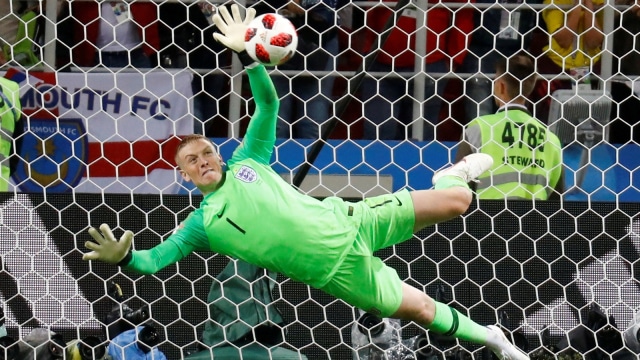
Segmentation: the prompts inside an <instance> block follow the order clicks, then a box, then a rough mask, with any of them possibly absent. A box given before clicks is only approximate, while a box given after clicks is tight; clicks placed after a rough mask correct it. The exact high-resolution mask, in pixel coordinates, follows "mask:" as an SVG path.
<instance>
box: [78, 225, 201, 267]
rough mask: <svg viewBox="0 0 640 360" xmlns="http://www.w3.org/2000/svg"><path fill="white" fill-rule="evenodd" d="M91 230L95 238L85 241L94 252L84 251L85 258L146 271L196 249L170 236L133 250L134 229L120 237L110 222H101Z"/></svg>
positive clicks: (162, 265)
mask: <svg viewBox="0 0 640 360" xmlns="http://www.w3.org/2000/svg"><path fill="white" fill-rule="evenodd" d="M89 234H90V235H91V237H92V238H93V239H94V241H87V242H85V247H86V248H88V249H89V250H91V252H88V253H86V254H84V255H83V256H82V259H83V260H99V261H103V262H106V263H108V264H112V265H118V266H123V267H125V268H127V269H130V270H134V271H136V272H138V273H141V274H146V275H148V274H155V273H156V272H158V271H160V270H162V269H163V268H165V267H167V266H169V265H171V264H174V263H176V262H178V261H180V260H182V259H183V258H184V257H185V256H187V255H188V254H190V253H191V252H192V251H193V249H192V248H191V247H190V246H189V245H188V244H182V245H180V246H179V245H178V244H177V243H176V241H173V240H172V239H171V237H170V238H169V239H167V240H166V241H164V242H162V243H161V244H159V245H157V246H155V247H153V248H152V249H149V250H139V251H135V254H134V252H133V251H132V250H131V244H132V243H133V232H131V231H129V230H127V231H125V232H124V234H123V235H122V236H121V237H120V240H117V239H116V238H115V236H114V235H113V232H112V231H111V228H110V227H109V225H107V224H102V225H100V229H99V230H98V229H96V228H93V227H92V228H90V229H89ZM134 255H135V256H134Z"/></svg>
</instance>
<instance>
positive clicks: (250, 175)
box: [235, 165, 258, 183]
mask: <svg viewBox="0 0 640 360" xmlns="http://www.w3.org/2000/svg"><path fill="white" fill-rule="evenodd" d="M235 178H236V179H238V180H240V181H244V182H247V183H252V182H254V181H256V180H257V179H258V174H256V171H255V170H253V169H252V168H250V167H248V166H246V165H242V167H241V168H240V170H238V172H237V173H236V176H235Z"/></svg>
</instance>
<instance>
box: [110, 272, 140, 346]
mask: <svg viewBox="0 0 640 360" xmlns="http://www.w3.org/2000/svg"><path fill="white" fill-rule="evenodd" d="M107 290H108V293H109V295H110V296H111V297H112V298H113V299H115V300H116V301H118V304H116V306H114V307H113V308H112V309H111V311H110V312H109V313H108V314H107V315H106V316H105V324H106V326H107V338H108V339H114V338H115V337H116V336H118V335H120V334H121V333H123V332H125V331H128V330H132V329H134V328H135V327H136V325H140V324H142V323H143V322H145V321H147V320H149V307H148V306H147V305H144V306H142V307H140V308H138V309H136V310H133V309H132V308H130V307H129V306H128V305H127V304H126V303H124V302H123V300H124V297H123V295H122V290H121V289H120V286H119V285H118V284H116V283H115V282H113V281H110V282H109V284H108V289H107Z"/></svg>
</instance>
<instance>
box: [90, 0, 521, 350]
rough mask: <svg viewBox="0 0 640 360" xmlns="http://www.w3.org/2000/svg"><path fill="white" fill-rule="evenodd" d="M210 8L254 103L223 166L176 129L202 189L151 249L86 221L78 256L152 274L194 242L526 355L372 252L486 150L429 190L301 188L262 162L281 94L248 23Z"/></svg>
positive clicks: (430, 212)
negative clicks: (361, 193)
mask: <svg viewBox="0 0 640 360" xmlns="http://www.w3.org/2000/svg"><path fill="white" fill-rule="evenodd" d="M231 10H232V13H231V14H230V13H229V11H228V10H227V9H226V8H225V7H220V8H219V10H218V12H217V14H216V15H215V16H214V23H215V24H216V26H217V27H218V29H219V31H220V33H216V34H215V35H214V37H215V39H216V40H217V41H219V42H220V43H222V44H223V45H225V46H227V47H228V48H230V49H232V50H233V51H235V52H236V53H237V54H238V56H239V58H240V60H241V61H242V63H243V65H244V67H245V71H246V73H247V75H248V78H249V83H250V86H251V90H252V93H253V96H254V100H255V104H256V109H255V112H254V114H253V115H252V117H251V121H250V123H249V126H248V129H247V132H246V135H245V137H244V139H243V141H242V143H241V144H240V145H239V146H238V148H236V150H235V151H234V153H233V155H232V157H231V159H229V161H228V162H227V165H226V168H225V164H224V163H223V161H222V158H221V156H220V155H219V154H218V152H217V151H216V149H215V146H214V144H213V143H212V142H211V141H210V140H209V139H207V138H205V137H203V136H201V135H191V136H186V137H184V138H183V139H182V141H181V143H180V144H179V146H178V148H177V150H176V155H175V160H176V163H177V164H178V167H179V171H180V174H181V176H182V177H183V178H184V180H185V181H190V182H193V183H194V185H196V186H197V187H198V189H199V190H200V191H201V192H202V194H203V195H204V198H203V200H202V203H201V204H200V207H199V208H198V209H196V210H195V211H194V212H192V213H191V214H190V215H189V216H188V217H187V218H186V219H185V221H184V227H183V228H182V229H180V230H179V231H177V232H176V233H174V234H173V235H171V236H169V238H167V239H166V240H165V241H163V242H162V243H161V244H159V245H157V246H155V247H153V248H151V249H149V250H138V251H136V250H131V249H130V247H131V243H132V241H133V233H132V232H131V231H125V233H124V234H123V235H122V237H121V238H120V240H119V241H118V240H116V239H115V237H114V235H113V233H112V231H111V229H110V228H109V226H108V225H106V224H102V225H101V226H100V228H99V230H98V229H95V228H91V229H89V234H90V235H91V236H92V237H93V239H94V240H95V242H93V241H88V242H86V243H85V246H86V247H87V248H88V249H89V250H91V251H90V252H88V253H86V254H85V255H84V256H83V259H84V260H101V261H104V262H107V263H110V264H117V265H119V266H122V267H124V268H125V269H128V270H133V271H136V272H139V273H142V274H153V273H155V272H157V271H159V270H161V269H162V268H164V267H166V266H168V265H171V264H173V263H175V262H177V261H180V260H181V259H183V258H184V257H186V256H187V255H189V254H190V253H191V252H193V251H214V252H218V253H221V254H224V255H228V256H231V257H234V258H238V259H241V260H244V261H246V262H248V263H251V264H255V265H257V266H260V267H263V268H266V269H269V270H272V271H276V272H279V273H282V274H284V275H286V276H288V277H290V278H292V279H294V280H297V281H301V282H304V283H306V284H308V285H310V286H312V287H315V288H317V289H320V290H323V291H325V292H327V293H329V294H331V295H333V296H335V297H337V298H339V299H342V300H344V301H345V302H347V303H349V304H351V305H353V306H356V307H358V308H360V309H363V310H365V311H368V312H370V313H373V314H376V315H379V316H383V317H395V318H401V319H405V320H410V321H414V322H416V323H418V324H421V325H423V326H425V327H426V328H428V329H430V330H432V331H435V332H438V333H442V334H446V335H448V336H454V337H457V338H459V339H461V340H466V341H470V342H473V343H476V344H481V345H486V346H487V347H488V348H489V349H491V350H492V351H493V352H494V353H495V354H496V355H497V356H498V357H499V358H500V359H511V360H525V359H529V357H528V356H527V355H526V354H524V353H523V352H521V351H520V350H519V349H518V348H517V347H515V346H514V345H512V344H511V343H510V342H509V341H508V340H507V338H506V337H505V335H504V334H503V332H502V330H500V329H499V328H498V327H497V326H493V325H490V326H486V327H485V326H482V325H479V324H477V323H475V322H473V321H472V320H470V319H469V318H468V317H466V316H464V315H462V314H460V313H459V312H458V311H456V310H455V309H453V308H451V307H449V306H447V305H445V304H442V303H439V302H436V301H434V300H433V299H432V298H430V297H429V296H428V295H426V294H425V293H423V292H422V291H420V290H418V289H416V288H414V287H411V286H409V285H408V284H405V283H403V282H402V281H401V280H400V278H399V276H398V274H397V273H396V272H395V270H393V269H392V268H390V267H388V266H386V265H385V264H384V263H383V262H382V260H381V259H379V258H377V257H375V256H373V253H374V252H375V251H376V250H378V249H381V248H385V247H388V246H392V245H394V244H397V243H400V242H402V241H405V240H407V239H410V238H411V237H412V236H413V234H414V233H415V232H416V231H418V230H420V229H423V228H424V227H427V226H429V225H433V224H435V223H438V222H442V221H446V220H449V219H451V218H453V217H456V216H459V215H461V214H463V213H464V212H465V211H466V210H467V208H468V207H469V205H470V203H471V200H472V193H471V190H470V189H469V187H468V185H467V183H468V182H469V181H471V180H473V179H475V178H476V177H478V176H479V175H480V174H482V173H483V172H485V171H486V170H487V169H489V168H490V167H491V165H492V163H493V161H492V159H491V157H490V156H488V155H484V154H472V155H469V156H467V157H466V158H464V159H463V160H462V161H460V162H458V163H456V164H455V165H453V166H451V167H449V168H447V169H444V170H442V171H440V172H438V173H436V174H435V175H434V177H433V183H434V184H435V189H434V190H418V191H411V192H410V191H407V190H402V191H399V192H396V193H394V194H388V195H382V196H377V197H373V198H368V199H364V200H362V201H359V202H355V203H351V202H345V201H344V200H342V199H340V198H337V197H328V198H326V199H324V200H322V201H320V200H317V199H315V198H313V197H310V196H307V195H304V194H301V193H300V192H298V191H297V190H296V189H294V188H293V187H292V186H291V185H290V184H288V183H287V182H286V181H284V180H283V179H282V178H281V177H280V176H279V175H278V174H277V173H276V172H275V171H273V170H272V169H271V167H270V166H269V163H270V159H271V155H272V152H273V149H274V144H275V140H276V138H275V130H276V121H277V117H278V107H279V100H278V95H277V94H276V91H275V88H274V86H273V83H272V82H271V79H270V78H269V75H268V73H267V71H266V69H265V68H264V66H262V65H259V64H257V63H254V62H253V60H251V58H249V57H248V56H247V54H246V52H245V51H244V34H245V30H246V27H247V25H246V24H248V23H249V22H250V21H251V20H252V19H253V17H254V16H255V11H254V10H253V9H247V11H246V16H245V18H244V21H243V19H242V16H241V14H240V9H239V7H238V6H237V5H232V6H231Z"/></svg>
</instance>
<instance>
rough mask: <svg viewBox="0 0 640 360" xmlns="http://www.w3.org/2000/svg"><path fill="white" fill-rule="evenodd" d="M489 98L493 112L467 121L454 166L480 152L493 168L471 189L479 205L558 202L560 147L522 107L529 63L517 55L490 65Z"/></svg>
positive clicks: (529, 82)
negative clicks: (482, 201)
mask: <svg viewBox="0 0 640 360" xmlns="http://www.w3.org/2000/svg"><path fill="white" fill-rule="evenodd" d="M495 76H496V77H495V79H494V81H493V83H494V85H493V93H494V94H493V95H494V99H495V101H496V104H497V105H498V107H499V110H498V112H497V113H495V114H489V115H483V116H480V117H478V118H476V119H474V120H472V121H471V122H470V123H469V124H468V125H467V126H466V127H465V130H464V134H463V141H462V142H461V143H460V145H459V148H458V152H457V154H456V161H458V160H460V159H462V158H463V157H464V156H466V155H468V154H470V153H473V152H481V153H484V154H488V155H491V156H492V157H493V161H494V165H493V168H491V169H490V170H489V171H488V172H486V173H485V175H484V176H483V177H480V178H478V180H479V183H478V184H477V185H476V192H477V197H478V198H479V199H529V200H531V199H537V200H547V199H559V198H560V196H561V194H562V193H563V191H564V175H563V174H564V171H563V163H562V146H561V143H560V140H559V139H558V137H557V136H556V135H555V134H553V133H552V132H551V131H549V129H548V128H547V126H546V125H545V124H544V123H542V122H541V121H539V120H538V119H536V118H534V117H533V116H532V115H531V114H530V113H529V111H528V110H527V107H526V97H527V96H529V95H530V94H531V92H532V91H533V88H534V86H535V83H536V71H535V66H534V62H533V59H532V58H531V57H530V56H529V55H527V54H524V53H519V54H516V55H513V56H512V57H510V58H509V59H508V61H507V59H503V60H502V61H498V63H497V64H496V75H495Z"/></svg>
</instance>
